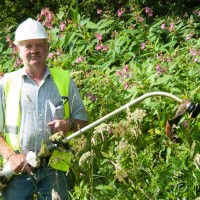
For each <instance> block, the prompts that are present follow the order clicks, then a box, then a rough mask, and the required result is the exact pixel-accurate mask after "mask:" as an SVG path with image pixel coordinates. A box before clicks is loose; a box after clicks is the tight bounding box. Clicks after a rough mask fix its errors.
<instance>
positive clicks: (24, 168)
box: [7, 153, 32, 174]
mask: <svg viewBox="0 0 200 200" xmlns="http://www.w3.org/2000/svg"><path fill="white" fill-rule="evenodd" d="M7 162H8V164H9V166H10V168H11V170H12V171H13V172H14V173H15V174H20V173H22V172H27V173H29V174H32V167H31V166H30V165H29V164H28V163H27V161H26V155H24V154H17V153H14V154H13V155H12V156H11V157H10V158H9V159H8V161H7Z"/></svg>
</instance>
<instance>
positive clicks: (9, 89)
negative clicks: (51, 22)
mask: <svg viewBox="0 0 200 200" xmlns="http://www.w3.org/2000/svg"><path fill="white" fill-rule="evenodd" d="M50 72H51V75H52V77H53V80H54V82H55V84H56V86H57V88H58V90H59V93H60V95H61V96H65V97H68V94H69V85H70V76H69V72H68V71H64V70H60V69H55V68H50ZM20 73H21V70H18V71H16V72H11V73H8V74H5V76H4V91H5V98H6V109H5V130H4V133H5V138H6V141H7V143H8V144H9V145H10V146H12V147H13V149H14V150H18V151H20V139H19V138H20V133H19V130H20V118H21V117H20V116H21V113H20V97H21V87H22V75H21V74H20ZM64 110H65V118H69V116H70V113H69V104H68V101H67V102H66V103H65V105H64ZM11 130H12V131H11ZM70 158H71V153H66V152H59V151H58V150H55V151H54V152H53V154H52V157H51V159H50V166H52V167H53V168H55V169H58V170H62V171H67V170H68V169H69V164H70V163H69V161H70ZM66 163H68V164H66Z"/></svg>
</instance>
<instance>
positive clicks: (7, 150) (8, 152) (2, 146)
mask: <svg viewBox="0 0 200 200" xmlns="http://www.w3.org/2000/svg"><path fill="white" fill-rule="evenodd" d="M13 153H14V150H13V149H12V147H10V146H9V145H8V144H7V142H6V141H5V139H4V137H3V136H0V154H1V156H2V157H3V158H5V159H9V158H10V156H12V154H13Z"/></svg>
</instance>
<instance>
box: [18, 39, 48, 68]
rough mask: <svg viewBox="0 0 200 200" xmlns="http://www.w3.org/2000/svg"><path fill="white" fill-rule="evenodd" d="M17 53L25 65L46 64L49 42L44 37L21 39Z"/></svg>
mask: <svg viewBox="0 0 200 200" xmlns="http://www.w3.org/2000/svg"><path fill="white" fill-rule="evenodd" d="M18 47H19V55H20V58H21V59H22V60H23V63H24V65H26V66H29V67H30V66H43V67H44V66H46V58H47V55H48V52H49V44H48V42H47V40H45V39H34V40H25V41H21V42H20V44H19V46H18Z"/></svg>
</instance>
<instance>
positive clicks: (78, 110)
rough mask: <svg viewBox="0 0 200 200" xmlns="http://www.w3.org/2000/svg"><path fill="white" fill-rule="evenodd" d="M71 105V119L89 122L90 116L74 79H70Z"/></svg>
mask: <svg viewBox="0 0 200 200" xmlns="http://www.w3.org/2000/svg"><path fill="white" fill-rule="evenodd" d="M69 105H70V108H69V109H70V117H71V118H74V119H80V120H83V121H88V115H87V111H86V109H85V106H84V104H83V100H82V98H81V96H80V93H79V91H78V88H77V86H76V84H75V82H74V81H73V80H72V79H70V91H69Z"/></svg>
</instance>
